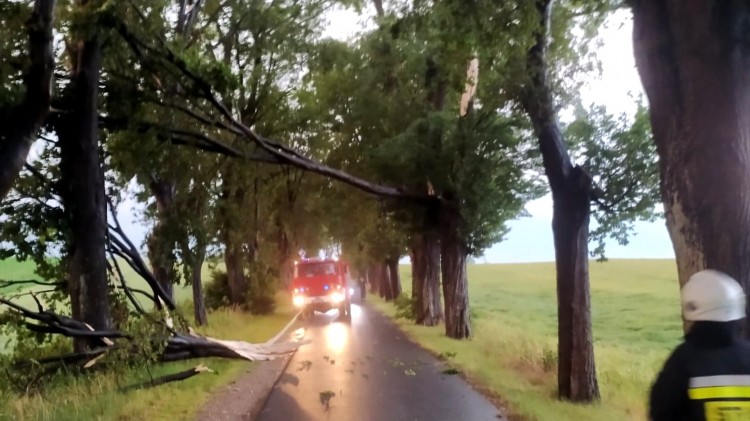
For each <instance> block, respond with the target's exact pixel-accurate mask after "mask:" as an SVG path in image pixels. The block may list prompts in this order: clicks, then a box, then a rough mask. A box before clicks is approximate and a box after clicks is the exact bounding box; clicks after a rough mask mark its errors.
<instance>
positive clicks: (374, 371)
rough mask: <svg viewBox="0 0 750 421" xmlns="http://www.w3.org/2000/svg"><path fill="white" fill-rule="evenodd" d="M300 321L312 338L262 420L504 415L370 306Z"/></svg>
mask: <svg viewBox="0 0 750 421" xmlns="http://www.w3.org/2000/svg"><path fill="white" fill-rule="evenodd" d="M298 323H299V326H300V329H304V338H305V339H309V340H311V341H312V343H310V344H307V345H304V346H303V347H301V348H300V349H299V350H298V351H297V352H296V353H295V355H294V356H293V357H292V359H291V361H290V363H289V366H288V367H287V369H286V371H285V372H284V373H283V374H282V375H281V378H280V379H279V381H278V383H277V384H276V386H275V387H274V389H273V392H272V393H271V396H270V397H269V399H268V401H267V402H266V406H265V407H264V409H263V411H262V412H261V413H260V415H259V417H258V419H259V420H262V421H277V420H278V421H297V420H299V421H303V420H304V421H307V420H347V421H348V420H351V421H355V420H356V421H360V420H361V421H369V420H373V421H375V420H378V421H380V420H387V421H391V420H393V421H400V420H409V421H422V420H424V421H427V420H430V421H432V420H451V421H458V420H471V421H475V420H476V421H484V420H495V421H496V420H498V419H500V417H499V416H498V413H499V412H498V410H497V408H495V406H494V405H493V404H492V403H491V402H489V401H488V400H487V399H486V398H484V397H483V396H481V395H480V394H479V393H477V392H475V391H474V390H473V389H471V387H469V386H468V385H467V384H466V382H464V381H463V380H462V379H461V378H460V377H459V376H455V375H449V374H443V370H445V369H446V367H445V365H444V364H443V363H441V362H440V361H438V360H437V359H436V358H434V357H432V356H431V355H430V354H428V353H427V352H426V351H423V350H422V349H420V348H419V347H417V346H416V345H414V344H413V343H411V342H410V341H409V340H408V339H407V338H406V336H405V335H404V334H403V333H402V332H401V331H400V330H398V328H396V327H395V326H394V325H393V324H392V323H390V322H389V321H388V320H387V319H386V318H385V316H383V315H381V314H380V313H378V312H377V311H375V310H373V309H371V308H368V307H367V306H358V305H356V304H353V305H352V321H351V322H344V321H342V320H338V312H337V311H336V310H332V311H330V312H329V313H326V314H321V313H317V314H316V315H315V316H314V317H313V318H312V319H310V320H305V321H300V322H298ZM297 333H298V334H299V333H300V331H298V332H297ZM326 400H327V403H328V405H327V406H326V404H325V403H326Z"/></svg>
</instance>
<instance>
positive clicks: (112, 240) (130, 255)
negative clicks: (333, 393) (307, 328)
mask: <svg viewBox="0 0 750 421" xmlns="http://www.w3.org/2000/svg"><path fill="white" fill-rule="evenodd" d="M111 215H112V221H113V223H112V224H110V226H109V235H108V241H109V243H108V245H107V247H108V252H109V256H110V259H109V262H108V263H109V272H110V276H112V277H113V278H114V279H116V281H117V284H119V285H118V286H117V287H118V289H120V290H122V291H123V292H124V294H125V296H126V297H127V299H128V301H129V303H130V304H131V305H132V307H133V308H134V309H135V310H136V312H137V313H138V314H139V315H140V316H141V317H143V318H145V319H147V320H148V321H150V322H151V323H152V324H153V325H154V326H158V328H157V329H155V332H154V334H152V335H151V336H149V337H145V338H144V337H138V336H137V335H135V334H132V333H130V332H125V331H121V330H119V329H106V330H104V329H94V328H93V327H92V326H91V325H89V324H87V323H85V322H82V321H80V320H77V319H75V318H73V317H70V316H66V315H63V314H59V313H56V312H54V311H51V310H49V309H45V307H44V305H43V304H42V302H41V301H40V300H39V299H38V298H37V296H36V294H35V293H34V292H29V293H28V294H29V295H31V297H32V298H33V299H34V301H35V302H36V306H37V309H36V310H32V309H30V308H27V307H25V306H22V305H20V304H18V303H17V302H14V301H12V300H11V299H7V298H3V297H0V305H3V306H6V307H8V308H9V309H10V311H12V312H15V313H17V314H18V315H19V316H20V317H21V319H22V321H23V326H24V327H25V328H27V329H29V330H31V331H33V332H37V333H40V334H45V335H62V336H65V337H68V338H72V339H80V338H85V339H87V343H88V344H89V347H88V348H87V349H84V350H76V351H75V352H71V353H66V354H61V355H52V356H47V357H44V358H38V359H22V360H18V361H15V362H14V363H12V364H11V365H10V367H9V369H10V371H7V372H6V374H7V375H8V376H9V378H11V379H12V378H13V374H12V373H11V372H12V371H16V372H23V371H24V370H30V369H34V371H35V372H36V373H37V374H35V375H34V376H31V378H30V379H29V380H28V381H29V382H38V381H39V380H40V378H42V377H44V376H47V375H52V374H54V373H58V372H60V371H61V370H64V371H65V372H67V373H71V372H74V373H85V372H91V371H94V370H97V369H100V368H103V367H106V366H107V364H105V362H106V358H107V357H108V356H109V355H112V354H115V353H120V355H124V356H125V357H126V358H128V359H129V360H137V359H138V358H143V349H144V346H145V347H148V348H150V349H153V350H155V351H156V355H155V358H154V361H153V362H154V363H165V362H175V361H185V360H191V359H196V358H228V359H238V360H247V361H266V360H271V359H274V358H277V357H279V356H282V355H286V354H289V353H291V352H294V351H295V350H296V349H297V348H299V347H300V346H302V345H304V344H305V343H307V342H306V341H302V340H301V338H299V337H297V338H295V340H291V341H280V339H281V337H282V335H283V334H284V333H285V332H284V330H282V331H281V332H279V333H278V334H277V335H276V336H275V337H273V338H271V339H270V340H268V341H266V342H264V343H260V344H254V343H250V342H246V341H239V340H227V339H219V338H212V337H209V336H203V335H199V334H198V333H196V332H195V331H194V330H193V329H192V328H191V327H190V326H189V325H188V324H187V323H186V321H185V319H184V318H183V317H182V316H181V315H180V314H179V313H177V319H178V324H179V325H180V326H181V328H180V329H179V330H178V329H176V328H175V323H174V320H173V318H172V316H171V314H170V312H169V310H175V309H176V307H175V304H174V302H173V300H172V298H171V297H170V296H169V295H168V294H167V293H166V292H165V291H164V289H163V288H162V286H161V284H160V283H159V282H157V280H156V278H155V277H154V275H153V274H152V273H151V271H150V270H149V269H148V267H147V266H146V264H145V263H144V262H143V260H142V258H141V257H140V255H139V253H138V251H137V249H136V248H135V246H134V245H133V243H132V242H131V241H130V240H129V239H128V238H127V236H126V235H125V233H124V232H123V230H122V227H121V226H120V224H119V222H118V220H117V216H116V215H115V213H114V212H111ZM118 258H119V259H120V260H122V261H125V262H126V263H127V264H128V265H129V266H130V267H131V268H132V269H133V270H134V271H135V272H136V273H137V274H138V275H139V276H141V277H142V278H143V279H144V280H145V281H146V283H147V284H148V285H149V286H150V287H151V290H152V291H151V293H149V292H147V291H142V290H138V289H133V288H130V287H129V286H128V284H127V281H126V280H125V277H124V276H123V272H122V270H121V268H120V264H119V262H118ZM29 282H31V281H29ZM35 283H39V282H35ZM7 285H15V284H13V283H10V282H7ZM45 285H54V286H57V287H58V288H64V287H65V283H64V282H58V283H49V284H45ZM136 294H139V295H140V296H143V297H145V298H146V299H148V300H149V301H151V303H152V305H153V306H154V307H155V308H156V312H158V313H161V317H157V316H155V315H154V313H153V312H152V313H149V312H148V311H146V310H145V308H144V305H143V304H142V303H141V302H140V300H139V299H138V298H136ZM295 319H296V316H295ZM290 323H291V322H290ZM113 358H115V357H113ZM206 371H210V370H208V369H207V368H206V367H202V366H198V367H195V368H192V369H190V370H186V371H182V372H179V373H173V374H170V375H167V376H163V377H160V378H157V379H152V380H151V381H149V382H145V383H139V384H135V385H131V386H127V387H126V388H125V389H131V388H142V387H150V386H157V385H161V384H164V383H168V382H172V381H179V380H185V379H187V378H190V377H193V376H195V375H197V374H200V373H201V372H206ZM14 383H19V382H18V380H15V381H14ZM16 388H17V389H19V390H22V391H23V390H29V389H30V387H29V385H28V384H16Z"/></svg>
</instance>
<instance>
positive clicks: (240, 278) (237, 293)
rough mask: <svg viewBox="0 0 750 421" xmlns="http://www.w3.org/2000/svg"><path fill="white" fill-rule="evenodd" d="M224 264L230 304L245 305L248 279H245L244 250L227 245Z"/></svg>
mask: <svg viewBox="0 0 750 421" xmlns="http://www.w3.org/2000/svg"><path fill="white" fill-rule="evenodd" d="M224 264H225V265H226V268H227V281H228V282H229V297H228V298H229V302H230V303H231V304H232V305H234V306H241V305H244V304H245V295H246V292H247V279H246V277H245V271H244V265H243V253H242V249H241V248H240V247H238V246H237V245H235V244H232V243H229V244H226V250H225V251H224Z"/></svg>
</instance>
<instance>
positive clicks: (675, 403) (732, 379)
mask: <svg viewBox="0 0 750 421" xmlns="http://www.w3.org/2000/svg"><path fill="white" fill-rule="evenodd" d="M741 322H742V321H734V322H725V323H721V322H704V321H701V322H695V323H694V325H693V327H692V328H691V329H690V332H689V333H688V334H687V335H686V336H685V342H684V343H682V344H681V345H680V346H678V347H677V349H675V350H674V352H673V353H672V355H670V357H669V359H667V362H666V363H665V364H664V368H663V369H662V371H661V372H660V373H659V375H658V377H657V379H656V382H655V383H654V385H653V387H652V389H651V397H650V404H649V418H650V419H651V420H654V421H663V420H675V421H677V420H686V421H693V420H695V421H698V420H706V421H719V420H750V343H749V342H747V341H744V340H741V339H739V334H738V332H739V327H740V326H741Z"/></svg>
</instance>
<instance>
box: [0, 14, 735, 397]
mask: <svg viewBox="0 0 750 421" xmlns="http://www.w3.org/2000/svg"><path fill="white" fill-rule="evenodd" d="M678 3H679V4H678ZM709 3H710V4H713V3H716V4H713V6H711V5H709ZM370 6H372V7H373V8H374V10H375V14H374V16H372V18H373V19H374V22H375V25H374V28H373V29H370V30H366V31H364V32H363V33H362V34H360V35H359V36H357V37H356V38H355V39H353V40H350V41H347V42H344V41H337V40H332V39H323V38H321V28H322V27H323V26H324V22H325V13H326V11H327V10H329V9H330V8H331V7H353V8H355V9H356V10H359V11H362V12H364V11H366V10H369V7H370ZM622 8H629V9H630V10H631V11H632V14H633V17H634V24H635V30H634V46H635V53H636V62H637V65H638V71H639V73H640V76H641V79H642V81H643V84H644V88H645V92H646V94H647V99H648V107H646V105H645V104H638V109H637V111H636V113H635V115H633V116H615V115H610V114H609V113H608V111H607V110H606V109H604V108H603V107H601V106H597V105H591V104H585V103H583V102H582V100H581V98H580V96H579V94H578V92H579V90H580V87H581V86H582V85H583V83H584V81H585V78H586V77H587V76H590V75H592V74H595V73H596V67H597V66H596V65H597V62H596V57H595V55H594V53H593V51H592V50H591V45H592V44H593V41H594V40H595V38H596V33H597V29H598V28H599V27H600V25H601V24H602V22H603V21H604V20H605V19H606V18H607V17H608V16H610V15H611V14H612V13H613V11H615V10H618V9H622ZM748 12H750V10H748V6H746V5H742V4H740V3H739V2H724V3H721V4H719V3H717V2H699V1H691V2H687V3H686V4H685V5H683V4H682V2H677V1H675V0H654V1H635V0H633V1H629V2H622V1H615V0H612V1H606V2H602V1H585V0H583V1H581V0H575V1H574V0H566V1H559V2H555V3H554V4H553V2H551V1H550V0H517V1H511V2H503V3H502V4H498V3H497V2H492V1H487V0H473V1H458V0H455V1H454V0H449V1H441V2H433V1H428V0H414V1H410V2H406V1H391V2H382V1H380V0H373V2H372V4H370V3H368V2H360V1H323V0H278V1H272V2H269V1H263V0H253V1H237V0H223V1H220V0H212V1H200V0H179V1H167V0H159V1H152V0H142V1H124V2H105V1H94V0H79V1H64V2H63V1H59V2H56V1H51V0H35V1H33V2H15V1H0V20H2V23H3V25H2V27H0V32H2V35H3V37H2V41H0V48H2V50H1V51H0V54H2V57H3V58H4V60H3V62H2V64H0V116H1V117H0V118H3V122H2V123H3V124H2V125H0V126H1V128H0V197H2V202H0V206H2V211H0V215H3V217H2V219H0V232H2V242H0V249H1V250H0V257H3V258H10V257H16V258H19V259H22V260H26V259H30V260H33V261H34V262H36V264H37V274H38V275H39V276H40V277H41V278H42V279H44V280H45V281H44V282H45V283H47V284H48V285H49V286H50V287H51V289H52V292H50V293H48V294H47V297H46V298H45V302H53V303H56V304H55V309H56V312H55V313H51V314H52V316H49V315H47V313H45V311H43V310H42V304H41V302H40V303H39V307H40V308H39V311H38V312H34V311H31V310H29V309H24V308H19V307H18V305H17V304H14V303H12V302H11V301H10V300H6V299H3V303H5V304H6V305H8V306H10V307H13V308H14V309H15V310H16V313H19V314H20V315H21V316H23V317H24V318H26V319H29V318H31V319H33V320H37V321H38V322H40V323H41V325H36V326H37V328H35V329H36V331H37V332H42V333H47V334H52V335H46V336H45V337H44V339H42V340H43V341H47V343H52V342H53V341H55V340H56V339H55V338H56V335H54V334H62V335H65V336H71V337H73V338H74V341H73V345H72V346H73V348H72V350H73V351H74V353H73V354H70V355H72V356H68V357H64V358H68V359H67V360H64V361H67V362H70V361H76V362H80V363H82V364H85V363H86V362H88V361H91V357H96V358H98V357H100V356H101V355H103V354H104V353H106V350H107V349H108V348H107V347H112V346H113V345H112V344H110V343H109V342H112V339H115V340H116V341H122V340H129V339H130V338H131V337H132V336H133V335H130V334H128V332H127V327H128V326H130V325H129V323H131V322H132V320H135V319H142V318H148V317H151V311H152V310H151V309H145V308H143V306H141V305H140V302H139V300H138V298H136V295H138V296H140V297H146V299H147V300H148V301H150V302H152V306H153V307H155V309H156V310H155V311H162V312H163V311H170V310H171V311H174V310H175V308H176V303H175V302H174V292H173V288H174V285H177V284H189V285H191V286H192V293H193V306H194V307H193V310H194V320H195V323H196V324H199V325H200V324H204V323H207V321H208V320H207V314H206V308H205V304H206V302H205V301H204V297H205V298H208V299H209V301H210V303H209V304H210V305H217V306H218V305H230V306H237V307H242V308H245V309H247V310H249V311H253V312H269V311H272V310H273V304H274V301H273V296H274V293H275V291H276V289H277V288H278V287H279V285H284V284H286V283H288V279H289V277H290V274H291V270H292V269H291V268H292V261H293V260H294V258H295V255H296V253H297V251H298V250H299V249H305V250H317V249H322V248H326V247H336V248H337V249H338V251H339V252H340V253H341V254H342V255H343V256H344V257H345V258H347V259H349V260H350V261H352V262H353V264H354V266H355V268H356V270H357V271H358V272H359V275H360V276H364V277H366V278H368V279H369V280H370V284H371V286H372V287H373V288H375V289H376V290H377V292H378V293H380V294H381V295H382V296H384V297H385V298H387V299H389V300H392V299H396V298H397V297H398V296H399V295H400V294H401V288H400V279H399V275H398V261H399V259H401V258H402V257H403V256H405V255H408V256H409V257H410V258H411V262H412V267H413V270H412V279H411V282H412V296H411V297H410V310H411V316H412V317H413V319H414V320H415V322H416V323H419V324H424V325H436V324H439V323H444V326H445V332H446V335H447V336H449V337H451V338H455V339H465V338H468V337H470V336H471V333H472V327H471V317H470V314H471V313H470V308H469V297H468V277H467V272H466V265H467V259H468V257H469V256H471V255H474V256H479V255H481V254H482V253H483V251H484V250H486V249H487V248H488V247H489V246H491V245H492V244H494V243H496V242H498V241H501V240H502V239H503V236H504V235H505V234H507V232H508V228H507V225H506V224H507V222H508V221H510V220H512V219H514V218H517V217H519V216H522V215H523V213H524V210H523V209H524V205H525V203H526V202H528V201H529V200H532V199H534V198H537V197H540V196H541V195H543V194H544V193H546V192H548V191H549V192H551V194H552V198H553V201H554V207H553V212H554V215H553V223H552V227H551V228H552V230H553V234H554V245H555V256H556V259H555V260H556V268H557V292H558V382H559V385H558V386H559V387H558V389H559V394H560V397H561V398H563V399H570V400H573V401H582V402H586V401H592V400H596V399H597V398H598V396H599V391H598V385H597V379H596V370H595V361H594V351H593V335H592V330H591V312H590V297H589V276H588V264H589V258H590V257H592V256H599V257H604V248H603V244H604V240H605V239H606V238H615V239H616V240H618V241H620V242H627V238H628V235H629V234H630V233H632V229H633V222H634V221H637V220H643V219H646V220H652V219H653V218H655V217H656V216H658V215H659V212H658V211H657V205H658V203H659V201H660V200H661V202H662V203H663V206H664V215H665V216H666V220H667V227H668V229H669V232H670V236H671V238H672V241H673V243H674V245H675V253H676V257H677V265H678V272H679V279H680V283H681V284H682V283H684V282H685V281H686V280H687V278H688V277H689V275H690V274H692V273H694V272H695V271H697V270H699V269H701V268H704V267H712V268H716V269H720V270H723V271H725V272H727V273H728V274H730V275H731V276H733V277H735V278H736V279H738V280H740V282H741V283H742V285H743V286H744V287H747V282H748V276H749V275H748V268H747V267H746V263H745V260H746V259H744V255H745V254H746V252H747V250H746V248H747V246H746V245H745V243H746V241H745V238H747V236H746V235H745V233H746V232H747V230H746V229H745V227H746V226H747V225H748V221H746V219H747V218H746V217H745V216H744V215H745V214H746V212H745V211H744V209H745V207H746V204H745V202H746V200H745V199H744V198H745V197H746V194H745V190H746V189H745V190H743V189H744V182H743V180H745V179H746V178H747V177H746V174H747V169H746V165H745V164H744V163H745V162H746V160H744V159H743V156H744V155H743V154H744V152H743V151H744V150H745V148H743V145H744V143H745V142H747V136H746V135H745V134H746V133H750V132H749V131H747V130H746V129H747V125H748V122H747V119H746V118H744V117H741V116H743V115H745V114H746V113H745V114H743V110H746V108H747V107H748V98H750V96H748V95H745V94H744V92H746V91H747V83H748V80H747V78H746V77H745V76H743V75H744V73H742V72H741V69H743V65H744V64H746V63H745V62H746V61H747V57H748V55H747V53H746V49H743V45H745V44H743V43H746V42H747V41H748V40H747V39H746V38H747V34H746V33H745V32H742V29H741V17H742V16H746V15H747V13H748ZM663 28H669V30H668V31H663V30H662V29H663ZM691 28H693V29H694V28H698V29H699V30H700V31H701V34H702V37H701V40H699V39H698V38H695V37H694V36H693V35H691V36H687V35H686V34H689V33H691V31H692V30H693V29H691ZM703 40H707V41H706V42H705V43H704V42H703ZM699 41H700V42H699ZM708 41H710V42H708ZM696 48H698V49H699V50H700V51H701V52H702V56H701V57H705V60H704V61H700V62H696V60H695V58H694V57H693V55H692V54H693V52H694V51H696V50H695V49H696ZM560 110H566V111H571V114H572V116H573V118H572V119H570V121H567V122H566V123H565V124H562V123H560V121H559V118H558V113H559V112H560ZM738 116H740V117H738ZM652 127H653V129H652ZM32 150H33V151H34V155H35V159H31V160H30V159H29V154H30V153H31V151H32ZM716 186H722V188H717V187H716ZM132 189H134V190H135V192H136V196H137V199H138V200H140V201H142V202H144V203H146V204H148V207H147V212H146V214H145V215H144V216H145V218H146V219H147V220H148V221H149V224H150V225H151V227H152V228H151V231H150V233H149V235H148V239H147V242H146V248H147V252H148V253H147V254H148V256H147V259H145V260H144V259H143V258H142V257H141V256H140V253H139V250H138V247H137V246H136V245H133V244H132V243H131V242H130V241H129V240H128V239H127V237H126V236H125V235H124V232H123V231H122V228H121V227H120V225H119V223H118V222H117V217H116V214H115V212H114V210H115V209H116V205H117V203H118V201H119V200H121V199H122V197H124V195H125V194H126V192H127V191H129V190H132ZM592 218H593V219H594V220H595V221H596V222H597V225H596V228H594V229H593V230H591V229H590V222H591V219H592ZM592 241H593V242H595V243H596V244H597V246H596V247H595V248H594V249H593V250H589V243H590V242H592ZM52 257H54V258H52ZM146 260H147V261H148V264H147V263H146ZM123 261H124V262H125V263H127V264H129V265H130V266H132V267H133V268H134V270H135V271H136V273H138V274H139V275H140V276H142V277H144V279H146V281H147V283H148V285H149V287H150V289H151V291H135V290H133V288H131V287H128V286H127V284H126V280H125V279H124V276H123V275H122V271H121V270H120V269H119V267H118V266H117V265H118V264H119V263H118V262H123ZM207 261H211V262H216V261H222V262H223V264H224V268H225V269H224V270H223V271H219V270H216V271H215V272H214V273H213V275H212V280H211V282H210V283H209V284H208V285H206V287H205V288H204V285H203V284H204V279H203V278H202V270H201V269H202V268H203V266H204V264H205V263H206V262H207ZM4 281H5V284H3V285H11V284H15V283H16V281H19V280H4ZM35 282H39V281H35ZM0 286H2V285H0ZM133 308H135V310H133ZM183 322H184V320H183ZM184 323H185V326H186V325H187V322H184ZM39 326H41V327H39ZM169 329H173V328H172V327H169V328H168V330H169ZM17 332H18V333H16V334H17V335H19V338H22V337H23V335H24V333H23V332H22V330H17ZM92 332H93V333H92ZM97 332H98V333H97ZM152 337H153V336H152ZM158 337H159V338H160V339H158V340H148V341H146V342H148V343H149V344H154V345H155V344H162V345H161V346H166V348H163V349H162V351H161V355H162V359H164V358H165V357H163V356H165V355H167V354H168V352H167V351H168V350H169V349H177V348H175V347H178V345H176V344H175V341H178V339H179V338H185V337H186V336H184V335H182V334H179V333H178V332H176V331H174V332H172V333H171V336H170V335H169V334H167V336H164V335H162V336H158ZM165 337H168V338H170V339H164V338H165ZM102 338H107V341H109V342H107V341H103V340H102ZM110 338H111V339H110ZM117 338H121V339H117ZM174 338H178V339H174ZM170 341H171V342H170ZM189 342H190V341H189V340H188V341H187V344H185V343H181V344H182V345H181V346H182V348H179V352H181V354H180V355H181V356H183V357H190V356H196V355H203V354H201V352H202V351H196V349H202V348H200V346H196V345H195V344H192V343H189ZM113 343H114V342H113ZM170 346H172V348H170ZM175 352H177V351H175ZM222 353H224V354H226V352H225V351H220V352H217V353H216V355H217V356H222V355H221V354H222ZM209 355H210V353H209ZM47 357H49V358H51V360H50V361H56V362H60V361H61V359H60V358H58V357H54V356H51V357H50V356H47Z"/></svg>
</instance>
